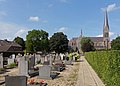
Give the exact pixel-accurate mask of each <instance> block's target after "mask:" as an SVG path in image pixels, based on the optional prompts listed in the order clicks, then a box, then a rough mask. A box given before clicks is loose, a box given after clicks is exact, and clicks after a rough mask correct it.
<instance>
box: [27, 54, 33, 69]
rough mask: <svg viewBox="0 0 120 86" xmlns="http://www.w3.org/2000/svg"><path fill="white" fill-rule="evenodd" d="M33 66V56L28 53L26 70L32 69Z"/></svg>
mask: <svg viewBox="0 0 120 86" xmlns="http://www.w3.org/2000/svg"><path fill="white" fill-rule="evenodd" d="M34 66H35V56H34V55H30V56H29V61H28V70H33V69H34Z"/></svg>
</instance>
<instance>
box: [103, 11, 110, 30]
mask: <svg viewBox="0 0 120 86" xmlns="http://www.w3.org/2000/svg"><path fill="white" fill-rule="evenodd" d="M104 27H108V29H109V24H108V15H107V10H106V11H105V17H104Z"/></svg>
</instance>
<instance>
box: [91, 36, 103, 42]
mask: <svg viewBox="0 0 120 86" xmlns="http://www.w3.org/2000/svg"><path fill="white" fill-rule="evenodd" d="M89 38H90V39H91V41H92V42H103V37H89Z"/></svg>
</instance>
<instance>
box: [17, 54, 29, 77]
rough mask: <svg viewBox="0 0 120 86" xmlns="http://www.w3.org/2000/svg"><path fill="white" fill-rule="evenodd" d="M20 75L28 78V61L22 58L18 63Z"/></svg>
mask: <svg viewBox="0 0 120 86" xmlns="http://www.w3.org/2000/svg"><path fill="white" fill-rule="evenodd" d="M18 69H19V75H22V76H28V61H26V60H25V57H24V56H23V57H21V58H20V59H19V63H18Z"/></svg>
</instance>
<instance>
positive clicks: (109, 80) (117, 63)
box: [85, 51, 120, 86]
mask: <svg viewBox="0 0 120 86" xmlns="http://www.w3.org/2000/svg"><path fill="white" fill-rule="evenodd" d="M85 58H86V59H87V61H88V62H89V63H90V65H91V66H92V67H93V69H94V70H95V71H96V73H97V74H98V76H99V77H100V78H101V79H102V80H103V81H104V83H105V84H106V86H120V51H95V52H87V53H85Z"/></svg>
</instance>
